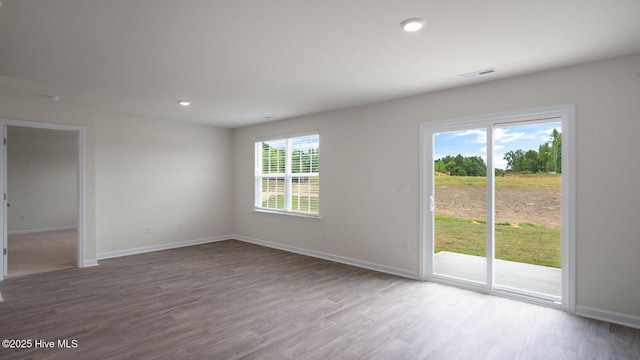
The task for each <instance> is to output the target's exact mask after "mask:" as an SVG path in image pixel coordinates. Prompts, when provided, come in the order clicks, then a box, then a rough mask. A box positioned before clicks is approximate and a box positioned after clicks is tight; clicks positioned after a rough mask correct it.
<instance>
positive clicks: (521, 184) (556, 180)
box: [434, 174, 562, 190]
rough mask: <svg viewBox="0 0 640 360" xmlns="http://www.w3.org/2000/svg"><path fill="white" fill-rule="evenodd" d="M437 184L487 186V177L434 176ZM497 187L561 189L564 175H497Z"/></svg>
mask: <svg viewBox="0 0 640 360" xmlns="http://www.w3.org/2000/svg"><path fill="white" fill-rule="evenodd" d="M434 180H435V186H436V187H438V186H471V187H475V188H485V187H486V186H487V185H486V184H487V183H486V181H487V178H485V177H483V176H434ZM495 181H496V188H510V189H531V188H535V189H552V190H553V189H560V186H561V183H562V175H560V174H557V175H550V174H527V175H517V176H505V177H501V176H497V177H496V178H495Z"/></svg>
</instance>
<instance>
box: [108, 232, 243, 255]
mask: <svg viewBox="0 0 640 360" xmlns="http://www.w3.org/2000/svg"><path fill="white" fill-rule="evenodd" d="M231 239H233V237H231V236H228V235H222V236H214V237H209V238H205V239H196V240H187V241H178V242H172V243H167V244H158V245H151V246H143V247H139V248H133V249H124V250H116V251H107V252H102V253H98V254H96V259H97V260H104V259H110V258H115V257H120V256H128V255H135V254H143V253H148V252H153V251H161V250H169V249H177V248H181V247H186V246H193V245H200V244H208V243H212V242H216V241H224V240H231Z"/></svg>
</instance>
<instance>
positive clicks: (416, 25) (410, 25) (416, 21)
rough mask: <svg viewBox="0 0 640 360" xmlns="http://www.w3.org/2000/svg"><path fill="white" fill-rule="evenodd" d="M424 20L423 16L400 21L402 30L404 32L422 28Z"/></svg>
mask: <svg viewBox="0 0 640 360" xmlns="http://www.w3.org/2000/svg"><path fill="white" fill-rule="evenodd" d="M425 23H426V21H425V20H424V19H423V18H417V17H415V18H409V19H406V20H404V21H402V22H401V23H400V27H401V28H402V30H404V31H406V32H414V31H418V30H420V29H422V27H424V24H425Z"/></svg>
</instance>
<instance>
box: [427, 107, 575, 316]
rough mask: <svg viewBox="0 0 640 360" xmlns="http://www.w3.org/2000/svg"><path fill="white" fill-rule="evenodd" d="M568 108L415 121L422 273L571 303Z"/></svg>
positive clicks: (536, 298) (571, 122) (551, 301)
mask: <svg viewBox="0 0 640 360" xmlns="http://www.w3.org/2000/svg"><path fill="white" fill-rule="evenodd" d="M573 113H574V110H573V106H571V105H567V106H558V107H551V108H541V109H532V110H524V111H519V112H513V113H503V114H491V115H483V116H476V117H469V118H463V119H452V120H445V121H436V122H425V123H423V124H422V125H421V134H422V135H421V136H422V139H421V140H422V181H421V183H422V194H423V196H422V206H421V208H422V221H421V226H422V244H423V251H422V254H421V255H422V257H421V272H422V276H423V278H424V279H428V280H431V281H436V282H443V283H447V284H453V285H458V286H462V287H467V288H472V289H476V290H479V291H483V292H489V293H494V294H498V295H503V296H508V297H515V298H519V299H524V300H527V301H531V302H537V303H543V304H547V305H550V306H554V307H560V308H565V309H570V308H572V305H571V300H570V299H573V296H572V295H573V290H572V289H573V281H572V280H571V279H572V278H573V276H572V274H573V273H574V271H573V266H574V265H573V261H571V260H572V259H573V256H574V255H573V254H574V250H573V249H574V245H573V244H574V240H573V237H574V235H573V233H574V232H573V231H572V229H573V223H574V222H573V216H574V215H573V214H574V210H573V209H574V196H573V193H574V191H575V190H574V188H575V187H574V186H572V182H573V181H574V180H573V179H574V176H573V174H574V165H573V164H574V161H573V156H574V155H573V151H572V147H573V141H572V139H573V133H574V130H573V129H574V117H573ZM563 137H564V138H563Z"/></svg>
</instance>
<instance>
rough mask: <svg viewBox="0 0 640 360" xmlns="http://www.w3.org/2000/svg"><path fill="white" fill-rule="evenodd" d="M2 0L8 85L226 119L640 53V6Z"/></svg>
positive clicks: (116, 107)
mask: <svg viewBox="0 0 640 360" xmlns="http://www.w3.org/2000/svg"><path fill="white" fill-rule="evenodd" d="M0 1H2V6H1V7H0V89H5V90H8V91H14V92H23V93H28V94H32V95H34V96H43V95H46V94H50V95H58V96H61V97H62V100H60V101H61V102H72V103H81V104H87V105H91V106H95V107H97V108H98V109H102V110H107V111H111V112H118V113H125V114H131V115H137V116H144V117H151V118H158V119H167V120H176V121H185V122H194V123H203V124H211V125H218V126H225V127H239V126H243V125H248V124H252V123H258V122H263V121H266V120H265V117H272V120H276V119H282V118H288V117H294V116H299V115H304V114H310V113H316V112H321V111H326V110H331V109H338V108H345V107H351V106H356V105H362V104H367V103H373V102H378V101H382V100H388V99H393V98H399V97H404V96H409V95H414V94H419V93H424V92H428V91H434V90H439V89H445V88H450V87H456V86H462V85H467V84H471V83H475V82H479V81H488V80H493V79H498V78H503V77H508V76H514V75H518V74H524V73H530V72H535V71H539V70H544V69H550V68H555V67H560V66H565V65H571V64H576V63H581V62H587V61H591V60H596V59H602V58H608V57H614V56H619V55H625V54H631V53H638V52H640V20H639V19H640V1H639V0H599V1H596V0H518V1H516V0H484V1H474V0H459V1H436V0H268V1H266V0H215V1H214V0H0ZM416 16H419V17H424V18H425V19H426V20H427V26H426V27H425V28H424V29H423V30H422V31H421V32H419V33H405V32H403V31H402V30H401V29H400V27H399V23H400V22H401V21H402V20H404V19H406V18H409V17H416ZM490 67H495V68H496V69H497V72H496V73H494V74H491V75H486V76H483V77H481V78H476V79H471V80H469V79H467V80H465V79H462V78H460V77H459V75H460V74H463V73H468V72H472V71H476V70H482V69H486V68H490ZM180 99H188V100H191V101H192V102H193V105H192V106H191V107H188V108H183V107H181V106H179V105H178V104H177V101H178V100H180Z"/></svg>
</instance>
